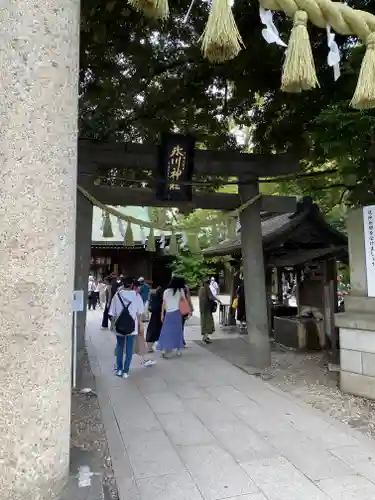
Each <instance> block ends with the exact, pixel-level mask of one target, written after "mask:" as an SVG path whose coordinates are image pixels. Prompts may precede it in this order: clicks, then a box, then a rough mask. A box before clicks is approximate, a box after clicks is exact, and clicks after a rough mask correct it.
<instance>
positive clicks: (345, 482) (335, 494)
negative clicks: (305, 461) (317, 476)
mask: <svg viewBox="0 0 375 500" xmlns="http://www.w3.org/2000/svg"><path fill="white" fill-rule="evenodd" d="M318 485H319V488H321V489H322V490H323V491H324V492H325V493H326V494H327V495H328V497H329V498H330V499H332V500H358V499H360V500H374V498H375V484H374V483H371V482H370V481H369V480H368V479H366V478H364V477H362V476H358V475H354V474H353V475H348V476H342V477H339V478H335V479H324V480H322V481H319V482H318Z"/></svg>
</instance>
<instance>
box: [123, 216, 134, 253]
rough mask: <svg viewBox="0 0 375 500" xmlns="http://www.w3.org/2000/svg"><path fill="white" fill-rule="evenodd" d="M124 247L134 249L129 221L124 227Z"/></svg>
mask: <svg viewBox="0 0 375 500" xmlns="http://www.w3.org/2000/svg"><path fill="white" fill-rule="evenodd" d="M124 245H125V246H126V247H134V237H133V230H132V225H131V223H130V221H128V224H127V226H126V231H125V238H124Z"/></svg>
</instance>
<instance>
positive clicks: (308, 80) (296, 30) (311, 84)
mask: <svg viewBox="0 0 375 500" xmlns="http://www.w3.org/2000/svg"><path fill="white" fill-rule="evenodd" d="M318 86H319V83H318V79H317V77H316V71H315V64H314V58H313V55H312V50H311V44H310V38H309V33H308V31H307V14H306V12H304V11H303V10H297V12H296V13H295V14H294V21H293V28H292V32H291V34H290V38H289V43H288V48H287V49H286V57H285V62H284V67H283V73H282V77H281V90H283V91H284V92H301V90H311V89H314V88H315V87H318Z"/></svg>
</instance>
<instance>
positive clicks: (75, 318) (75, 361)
mask: <svg viewBox="0 0 375 500" xmlns="http://www.w3.org/2000/svg"><path fill="white" fill-rule="evenodd" d="M76 386H77V313H76V312H74V313H73V389H75V388H76Z"/></svg>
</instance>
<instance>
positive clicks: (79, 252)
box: [74, 191, 93, 387]
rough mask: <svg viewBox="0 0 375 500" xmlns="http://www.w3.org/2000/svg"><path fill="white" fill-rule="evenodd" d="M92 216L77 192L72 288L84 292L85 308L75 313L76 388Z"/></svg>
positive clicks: (82, 345)
mask: <svg viewBox="0 0 375 500" xmlns="http://www.w3.org/2000/svg"><path fill="white" fill-rule="evenodd" d="M92 216H93V205H92V203H91V202H90V201H89V200H88V199H87V198H86V197H85V196H83V194H82V193H80V192H79V191H78V192H77V224H76V258H75V276H74V288H75V290H83V291H84V296H85V302H84V304H85V307H84V310H83V311H82V312H78V313H77V387H80V386H81V382H82V369H83V364H82V361H83V357H84V353H85V331H86V313H87V296H88V291H87V281H88V276H89V272H90V261H91V236H92Z"/></svg>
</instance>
